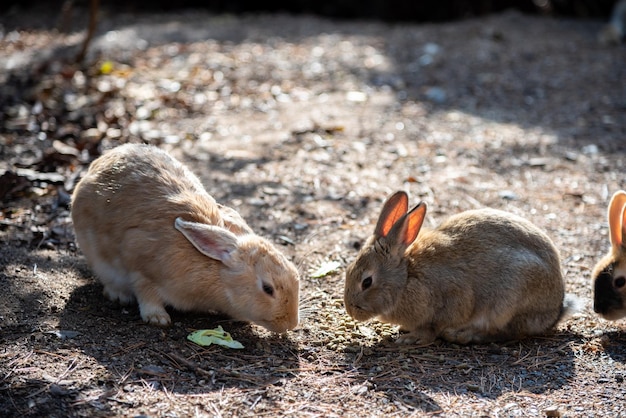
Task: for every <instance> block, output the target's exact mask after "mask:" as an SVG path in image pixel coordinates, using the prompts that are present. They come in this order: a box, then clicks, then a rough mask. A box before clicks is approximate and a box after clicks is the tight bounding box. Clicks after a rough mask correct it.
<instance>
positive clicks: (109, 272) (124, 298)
mask: <svg viewBox="0 0 626 418" xmlns="http://www.w3.org/2000/svg"><path fill="white" fill-rule="evenodd" d="M92 264H93V270H94V272H95V273H96V276H97V277H98V279H99V280H100V282H101V283H102V285H103V286H104V291H103V293H104V295H105V296H106V297H107V298H108V299H110V300H112V301H119V302H120V303H121V304H122V305H129V304H131V303H132V302H134V300H135V295H134V294H133V288H132V286H131V282H130V279H129V277H128V272H126V271H124V270H123V269H120V268H117V267H116V266H115V265H114V263H109V262H107V261H104V260H100V259H98V260H93V262H92Z"/></svg>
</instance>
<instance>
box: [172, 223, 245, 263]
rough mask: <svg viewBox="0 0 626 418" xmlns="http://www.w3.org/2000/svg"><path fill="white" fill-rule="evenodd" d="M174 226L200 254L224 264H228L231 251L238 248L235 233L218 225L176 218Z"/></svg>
mask: <svg viewBox="0 0 626 418" xmlns="http://www.w3.org/2000/svg"><path fill="white" fill-rule="evenodd" d="M174 227H175V228H176V229H178V230H179V231H180V232H182V234H183V235H184V236H185V238H187V240H188V241H189V242H191V243H192V244H193V246H194V247H196V249H197V250H198V251H200V252H201V253H202V254H204V255H206V256H207V257H210V258H212V259H214V260H218V261H221V262H222V263H224V264H226V265H228V264H229V261H230V260H231V255H232V253H233V252H235V251H236V250H237V248H238V244H237V237H236V236H235V234H233V233H232V232H230V231H228V230H226V229H224V228H220V227H218V226H213V225H207V224H202V223H197V222H188V221H184V220H183V219H181V218H176V221H175V222H174Z"/></svg>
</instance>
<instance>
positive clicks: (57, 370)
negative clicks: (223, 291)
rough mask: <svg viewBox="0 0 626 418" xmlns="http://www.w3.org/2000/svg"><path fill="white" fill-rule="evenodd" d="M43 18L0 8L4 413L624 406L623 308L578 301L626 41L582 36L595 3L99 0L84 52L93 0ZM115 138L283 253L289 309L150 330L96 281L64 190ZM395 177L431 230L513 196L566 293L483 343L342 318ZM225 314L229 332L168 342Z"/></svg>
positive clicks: (608, 166)
mask: <svg viewBox="0 0 626 418" xmlns="http://www.w3.org/2000/svg"><path fill="white" fill-rule="evenodd" d="M57 15H58V13H57V11H49V10H48V11H46V10H40V11H28V12H27V11H22V12H19V11H18V12H12V13H9V14H7V15H5V16H2V17H0V28H1V30H0V32H1V36H0V106H1V108H2V111H1V113H0V156H1V158H0V160H1V161H0V173H3V172H4V174H2V177H0V195H1V198H2V211H1V213H0V240H1V243H0V411H4V412H3V415H4V416H38V417H39V416H49V417H69V416H72V417H73V416H88V417H97V416H103V417H104V416H154V417H157V416H158V417H161V416H162V417H187V416H283V415H284V416H311V417H314V416H325V417H326V416H329V417H332V416H345V417H363V416H442V417H444V416H445V417H454V416H464V417H465V416H493V417H513V416H524V417H533V416H537V417H545V416H563V417H618V416H622V417H624V416H626V401H625V399H626V383H625V382H624V380H625V378H626V333H625V332H624V325H625V321H617V322H608V321H604V320H602V319H599V318H598V317H597V316H596V315H595V314H594V313H593V311H592V309H591V296H592V290H591V280H590V269H591V268H592V267H593V265H594V264H595V262H596V261H597V260H598V259H599V258H600V257H601V256H602V255H603V254H604V253H605V252H606V251H607V250H608V246H609V244H608V235H607V234H608V230H607V223H606V218H605V213H606V205H607V202H608V199H609V198H610V196H611V194H612V193H613V192H614V191H616V190H618V189H620V188H624V187H626V65H625V64H626V48H625V47H624V45H621V46H612V47H608V46H603V45H600V44H599V43H598V41H597V33H598V32H599V31H600V29H601V27H602V24H603V22H601V21H590V20H568V19H559V18H548V17H538V16H525V15H522V14H519V13H515V12H507V13H503V14H499V15H494V16H488V17H484V18H479V19H472V20H465V21H458V22H450V23H444V24H419V25H417V24H416V25H411V24H401V25H400V24H398V25H392V24H384V23H375V22H338V21H332V20H326V19H319V18H314V17H307V16H300V17H294V16H285V15H269V16H241V17H234V16H214V15H209V14H206V13H204V12H198V11H189V12H179V13H170V14H167V15H155V14H150V15H120V14H114V13H111V12H107V13H104V14H103V16H102V19H101V22H100V25H99V28H98V32H97V33H96V37H95V39H94V42H93V44H92V46H91V49H90V53H89V55H88V57H87V60H86V61H85V64H83V65H77V64H73V63H72V62H71V59H72V57H73V56H74V54H75V53H76V52H77V50H78V47H79V45H80V42H81V41H82V35H83V32H82V30H83V29H84V27H85V24H86V20H85V19H83V18H77V19H76V20H75V21H74V24H73V25H72V26H71V28H70V31H69V33H61V32H59V31H57V30H55V29H54V28H55V25H56V23H57V20H56V17H57ZM50 16H55V18H54V19H50ZM124 142H147V143H152V144H156V145H159V146H161V147H163V148H165V149H168V150H170V151H171V152H172V153H173V154H174V155H176V156H177V157H179V158H180V159H181V160H183V161H184V162H186V163H187V164H188V165H189V166H190V167H191V168H192V169H193V171H194V172H196V173H197V174H198V175H199V177H200V178H201V179H202V181H203V182H204V184H205V185H206V187H207V189H208V190H209V192H210V193H211V194H213V195H214V196H215V198H216V199H217V200H218V201H221V202H223V203H225V204H228V205H231V206H233V207H235V208H236V209H237V210H239V211H240V213H241V214H242V215H243V216H244V217H245V218H246V220H247V221H248V222H249V224H250V225H251V226H252V227H253V229H254V230H255V231H257V232H258V233H259V234H260V235H263V236H265V237H267V238H269V239H271V240H272V241H273V242H275V243H276V245H278V246H279V248H280V249H281V250H282V251H284V252H285V254H287V255H288V256H289V257H290V258H291V259H292V260H293V261H294V262H295V263H296V264H297V265H298V266H299V269H300V271H301V275H302V278H301V311H302V321H301V324H300V326H299V327H298V328H297V329H296V330H294V331H291V332H289V333H288V334H286V335H285V336H276V335H271V334H270V333H268V332H266V331H264V330H263V329H261V328H259V327H257V326H252V325H247V324H243V323H237V322H233V321H230V320H229V319H228V318H225V317H222V316H215V315H210V314H203V313H181V312H176V311H171V314H172V318H173V322H174V323H173V326H172V327H171V328H167V329H160V328H156V327H152V326H147V325H144V324H143V323H142V322H141V319H140V317H139V313H138V309H137V307H136V306H131V307H122V306H119V305H116V304H114V303H112V302H110V301H108V300H106V299H105V298H104V297H103V296H102V294H101V292H102V287H101V285H100V284H98V282H97V281H96V280H95V278H94V277H93V275H92V273H91V272H90V270H89V268H88V266H87V264H86V262H85V259H84V257H83V256H82V255H81V253H80V250H77V249H76V247H75V244H74V239H73V232H72V227H71V222H70V219H69V206H68V203H69V195H70V193H71V192H72V189H73V187H74V185H75V184H76V181H77V179H78V178H80V176H81V175H82V173H84V170H85V168H86V167H87V165H88V163H89V162H90V161H91V160H92V159H93V158H95V157H96V156H98V155H99V154H100V153H101V152H102V151H104V150H106V149H108V148H111V147H113V146H115V145H117V144H119V143H124ZM399 189H403V190H406V191H408V192H409V193H410V196H411V199H412V200H413V201H414V202H417V201H419V200H420V199H421V200H425V201H427V202H428V204H429V215H428V219H427V221H426V222H427V224H428V226H431V227H434V226H436V225H438V224H439V223H441V222H442V220H444V219H445V218H446V217H448V216H450V215H452V214H455V213H458V212H459V211H462V210H466V209H471V208H476V207H483V206H491V207H496V208H500V209H505V210H509V211H511V212H514V213H517V214H520V215H523V216H525V217H527V218H528V219H530V220H531V221H532V222H534V223H535V224H537V225H539V226H540V227H542V228H543V229H545V230H546V231H547V232H548V233H549V235H550V236H551V237H552V239H553V240H554V242H555V243H556V245H557V247H558V248H559V250H560V252H561V256H562V268H563V271H564V274H565V278H566V287H567V291H568V292H571V293H574V294H576V295H577V296H579V297H580V298H581V299H582V300H583V301H584V303H585V308H584V310H583V311H582V312H581V313H580V314H578V315H577V316H575V317H573V318H571V319H570V320H568V321H567V322H565V323H563V324H561V325H559V326H558V328H557V329H556V330H555V332H554V333H553V334H550V335H546V336H544V337H541V338H533V339H527V340H523V341H515V342H510V343H506V344H498V345H495V344H492V345H472V346H456V345H452V344H447V343H441V342H438V343H435V344H434V345H431V346H428V347H417V346H398V345H396V344H395V343H394V342H393V339H394V337H395V336H397V333H398V332H397V330H396V329H395V327H393V326H390V325H384V324H380V323H377V322H375V321H372V322H368V323H356V322H354V321H352V320H351V319H350V318H349V317H348V316H347V314H346V312H345V309H344V307H343V300H342V297H343V280H344V277H343V271H344V269H345V266H346V265H347V264H348V263H349V262H350V261H351V260H352V259H353V258H354V256H355V255H356V252H357V249H358V248H359V246H360V245H361V243H362V242H363V240H364V239H365V238H366V237H367V236H368V235H369V234H370V233H371V232H372V230H373V227H374V222H375V220H376V217H377V216H378V213H379V210H380V208H381V203H382V201H383V200H384V199H385V198H386V197H387V196H388V195H389V194H390V193H392V192H393V191H395V190H399ZM156 211H158V209H156ZM328 262H338V263H339V264H340V268H339V269H338V270H336V271H334V272H331V273H330V274H328V275H325V276H322V277H313V276H315V275H314V274H313V272H315V271H316V270H317V269H318V268H320V267H321V266H325V265H327V264H328ZM217 325H222V326H223V327H224V328H225V329H226V330H227V331H229V332H231V333H232V335H233V337H234V338H235V339H237V340H239V341H240V342H242V343H243V345H244V346H245V348H244V349H243V350H231V349H226V348H222V347H215V346H211V347H207V348H203V347H200V346H197V345H194V344H193V343H191V342H189V341H187V340H186V336H187V334H188V333H189V332H190V331H192V330H195V329H204V328H214V327H216V326H217Z"/></svg>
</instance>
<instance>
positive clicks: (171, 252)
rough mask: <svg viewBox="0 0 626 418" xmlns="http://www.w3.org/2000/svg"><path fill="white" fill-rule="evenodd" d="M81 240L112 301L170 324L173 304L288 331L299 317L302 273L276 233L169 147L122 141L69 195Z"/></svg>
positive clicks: (156, 321) (153, 320)
mask: <svg viewBox="0 0 626 418" xmlns="http://www.w3.org/2000/svg"><path fill="white" fill-rule="evenodd" d="M72 220H73V222H74V228H75V230H76V240H77V242H78V245H79V246H80V248H81V249H82V251H83V253H84V254H85V256H86V257H87V261H88V262H89V264H90V265H91V267H92V268H93V270H94V272H95V273H96V275H97V276H98V278H99V279H100V281H101V282H102V284H103V285H104V293H105V295H106V296H108V297H109V298H110V299H112V300H119V301H120V302H122V303H130V302H132V301H133V300H135V299H136V300H137V302H138V303H139V310H140V313H141V317H142V319H143V320H144V321H146V322H149V323H151V324H155V325H169V324H170V322H171V320H170V316H169V315H168V313H167V312H166V310H165V306H166V305H169V306H172V307H174V308H176V309H179V310H194V311H218V312H222V313H225V314H227V315H229V316H231V317H233V318H234V319H237V320H242V321H249V322H253V323H256V324H259V325H261V326H263V327H265V328H267V329H269V330H271V331H275V332H284V331H286V330H289V329H292V328H294V327H296V325H297V324H298V293H299V275H298V271H297V270H296V268H295V267H294V265H293V264H292V263H291V262H290V261H289V260H287V258H286V257H285V256H284V255H283V254H282V253H281V252H279V251H278V250H277V249H276V248H275V247H274V246H273V245H272V244H271V243H270V242H269V241H267V240H265V239H263V238H261V237H259V236H258V235H255V234H254V233H253V232H252V230H251V229H250V227H249V226H248V225H247V224H246V222H245V221H244V220H243V218H242V217H241V216H240V215H239V214H238V213H237V212H236V211H235V210H233V209H231V208H228V207H226V206H222V205H220V204H218V203H216V201H215V200H214V199H213V198H212V197H211V196H210V195H209V194H208V193H207V192H206V190H205V189H204V187H203V186H202V184H201V183H200V180H199V179H198V178H197V177H196V176H195V175H194V174H193V173H191V171H189V170H188V169H187V168H186V167H185V166H183V165H182V164H181V163H180V162H178V161H177V160H176V159H174V158H173V157H171V156H170V155H169V154H167V153H166V152H165V151H162V150H160V149H158V148H156V147H152V146H147V145H130V144H129V145H123V146H120V147H117V148H115V149H113V150H111V151H109V152H107V153H105V154H104V155H103V156H101V157H100V158H98V159H96V160H95V161H94V162H93V163H92V164H91V166H90V168H89V171H88V173H87V175H86V176H85V177H84V178H83V179H82V180H81V181H80V182H79V183H78V185H77V186H76V190H75V191H74V194H73V196H72Z"/></svg>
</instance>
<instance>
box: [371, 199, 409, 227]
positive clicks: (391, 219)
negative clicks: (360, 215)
mask: <svg viewBox="0 0 626 418" xmlns="http://www.w3.org/2000/svg"><path fill="white" fill-rule="evenodd" d="M408 208H409V197H408V196H407V194H406V193H405V192H396V193H394V194H393V195H392V196H391V197H390V198H389V199H387V201H386V202H385V204H384V205H383V210H382V211H381V212H380V216H379V217H378V222H377V223H376V229H374V235H376V236H378V237H386V236H387V235H388V234H389V231H391V228H392V227H393V225H394V224H395V223H396V222H397V221H398V219H400V218H401V217H402V216H404V215H406V211H407V210H408Z"/></svg>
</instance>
